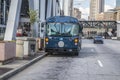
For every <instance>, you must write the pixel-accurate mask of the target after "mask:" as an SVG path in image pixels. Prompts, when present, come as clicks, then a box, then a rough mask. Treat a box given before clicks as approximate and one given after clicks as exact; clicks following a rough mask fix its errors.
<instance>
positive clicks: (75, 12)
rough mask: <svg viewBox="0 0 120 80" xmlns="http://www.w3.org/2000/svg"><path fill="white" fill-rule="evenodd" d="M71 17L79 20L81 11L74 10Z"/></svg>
mask: <svg viewBox="0 0 120 80" xmlns="http://www.w3.org/2000/svg"><path fill="white" fill-rule="evenodd" d="M73 16H74V17H75V18H77V19H78V20H80V19H81V11H80V10H79V9H78V8H74V11H73Z"/></svg>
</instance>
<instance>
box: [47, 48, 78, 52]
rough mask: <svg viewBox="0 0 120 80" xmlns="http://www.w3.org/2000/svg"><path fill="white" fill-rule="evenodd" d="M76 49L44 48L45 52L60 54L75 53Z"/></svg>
mask: <svg viewBox="0 0 120 80" xmlns="http://www.w3.org/2000/svg"><path fill="white" fill-rule="evenodd" d="M77 50H78V49H76V48H74V49H63V48H62V49H57V48H56V49H55V48H46V49H45V52H52V53H53V52H58V53H59V52H60V53H67V52H77Z"/></svg>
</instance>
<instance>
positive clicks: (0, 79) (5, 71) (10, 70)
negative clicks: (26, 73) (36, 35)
mask: <svg viewBox="0 0 120 80" xmlns="http://www.w3.org/2000/svg"><path fill="white" fill-rule="evenodd" d="M46 55H47V53H45V52H44V51H41V52H39V53H36V55H35V56H32V57H28V58H25V59H23V60H18V59H16V60H14V61H13V62H11V63H9V64H6V65H0V69H1V70H0V72H1V74H0V80H6V79H7V78H9V77H11V76H13V75H15V74H16V73H19V72H20V71H22V70H24V69H25V68H27V67H29V66H30V65H32V64H33V63H35V62H37V61H39V60H40V59H42V58H44V57H45V56H46Z"/></svg>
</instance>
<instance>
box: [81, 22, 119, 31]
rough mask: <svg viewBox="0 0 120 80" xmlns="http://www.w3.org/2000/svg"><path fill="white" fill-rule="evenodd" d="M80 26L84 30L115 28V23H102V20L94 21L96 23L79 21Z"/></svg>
mask: <svg viewBox="0 0 120 80" xmlns="http://www.w3.org/2000/svg"><path fill="white" fill-rule="evenodd" d="M80 23H81V24H83V27H85V28H97V27H99V28H114V29H116V28H117V21H111V20H110V21H106V20H105V21H104V20H103V21H102V20H96V21H80Z"/></svg>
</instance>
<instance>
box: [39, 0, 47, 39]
mask: <svg viewBox="0 0 120 80" xmlns="http://www.w3.org/2000/svg"><path fill="white" fill-rule="evenodd" d="M46 6H47V5H46V0H40V37H41V38H43V37H44V32H43V31H42V29H44V26H43V25H42V24H41V23H42V22H45V18H46V12H47V10H46Z"/></svg>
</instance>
